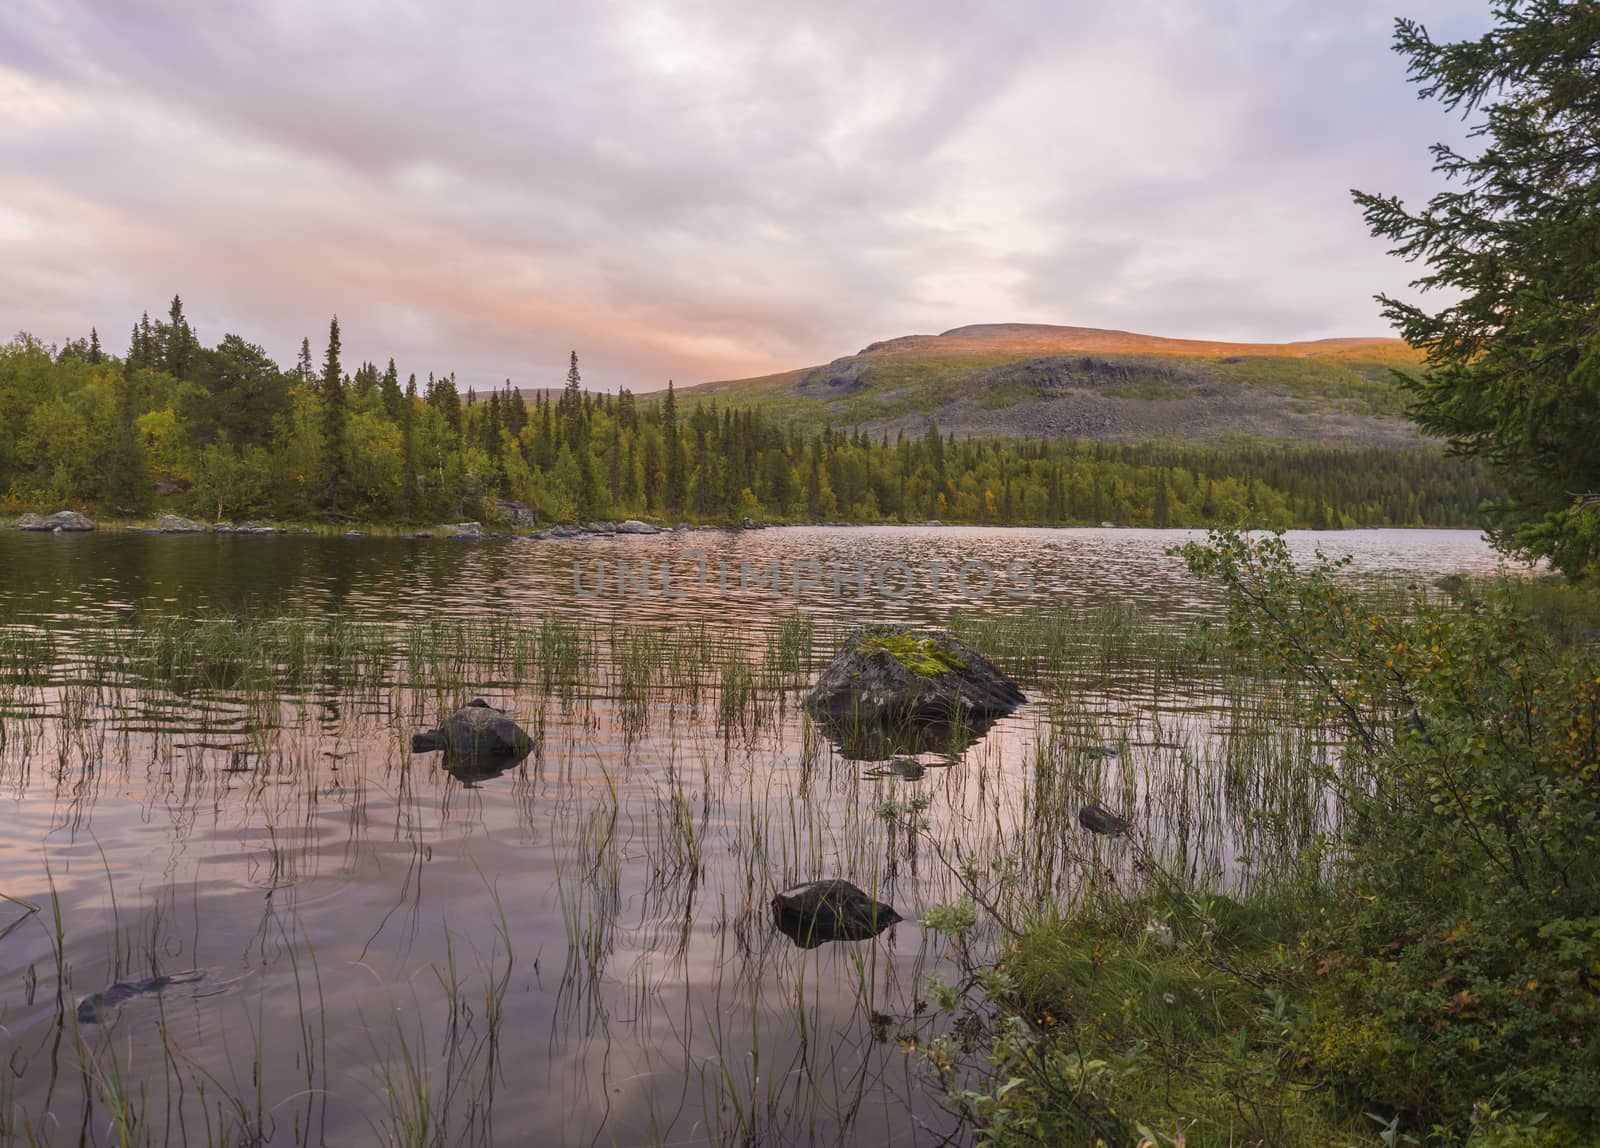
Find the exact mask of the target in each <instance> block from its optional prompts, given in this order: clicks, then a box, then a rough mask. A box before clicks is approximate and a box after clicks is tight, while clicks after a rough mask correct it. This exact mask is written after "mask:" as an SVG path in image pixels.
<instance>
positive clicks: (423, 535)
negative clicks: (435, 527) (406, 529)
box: [406, 530, 433, 538]
mask: <svg viewBox="0 0 1600 1148" xmlns="http://www.w3.org/2000/svg"><path fill="white" fill-rule="evenodd" d="M406 537H407V538H432V537H433V535H432V534H430V533H428V532H427V531H426V530H419V531H417V532H416V533H415V534H407V535H406Z"/></svg>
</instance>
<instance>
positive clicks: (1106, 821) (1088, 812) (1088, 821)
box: [1078, 803, 1133, 837]
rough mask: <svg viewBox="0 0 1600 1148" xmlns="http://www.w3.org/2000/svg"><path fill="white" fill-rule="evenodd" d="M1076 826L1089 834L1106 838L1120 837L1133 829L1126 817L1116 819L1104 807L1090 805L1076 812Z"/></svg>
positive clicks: (1113, 814) (1115, 816)
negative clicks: (1096, 834) (1097, 834)
mask: <svg viewBox="0 0 1600 1148" xmlns="http://www.w3.org/2000/svg"><path fill="white" fill-rule="evenodd" d="M1078 824H1079V825H1081V826H1083V827H1084V828H1085V829H1087V830H1088V831H1089V832H1090V833H1099V834H1102V835H1104V836H1106V837H1121V836H1123V835H1125V834H1126V833H1127V832H1128V831H1129V830H1131V829H1132V828H1133V822H1131V821H1129V820H1128V819H1127V818H1126V817H1118V816H1117V815H1116V814H1115V813H1112V812H1111V811H1110V810H1109V809H1107V808H1105V807H1104V806H1101V805H1094V804H1092V803H1091V804H1089V805H1085V806H1084V807H1083V808H1082V809H1080V810H1078Z"/></svg>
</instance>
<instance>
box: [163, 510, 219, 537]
mask: <svg viewBox="0 0 1600 1148" xmlns="http://www.w3.org/2000/svg"><path fill="white" fill-rule="evenodd" d="M208 529H210V528H209V527H208V526H206V524H205V523H204V522H196V521H195V520H194V519H192V518H185V517H183V515H181V514H163V515H162V516H161V517H160V518H158V519H156V525H155V531H156V533H157V534H204V533H205V532H206V531H207V530H208Z"/></svg>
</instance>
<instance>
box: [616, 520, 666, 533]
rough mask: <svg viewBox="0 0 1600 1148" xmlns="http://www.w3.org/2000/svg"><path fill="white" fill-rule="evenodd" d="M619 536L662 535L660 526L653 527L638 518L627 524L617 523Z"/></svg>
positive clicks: (628, 521)
mask: <svg viewBox="0 0 1600 1148" xmlns="http://www.w3.org/2000/svg"><path fill="white" fill-rule="evenodd" d="M617 533H618V534H660V533H661V528H660V527H659V526H651V525H650V524H649V523H648V522H640V521H639V520H638V519H637V518H630V519H628V520H626V521H625V522H619V523H617Z"/></svg>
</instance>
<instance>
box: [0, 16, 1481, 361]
mask: <svg viewBox="0 0 1600 1148" xmlns="http://www.w3.org/2000/svg"><path fill="white" fill-rule="evenodd" d="M1397 5H1403V7H1397ZM1397 14H1404V15H1407V16H1411V17H1413V18H1417V19H1421V20H1423V21H1424V22H1425V23H1426V24H1427V25H1428V27H1429V29H1430V30H1431V31H1433V32H1434V34H1435V35H1436V36H1438V37H1443V38H1459V37H1461V36H1464V35H1473V34H1477V33H1478V32H1481V31H1482V30H1484V28H1486V27H1487V25H1488V15H1487V11H1486V5H1481V4H1478V3H1475V2H1470V0H1377V2H1370V0H1340V2H1339V3H1336V4H1330V3H1328V2H1327V0H1117V2H1115V3H1104V2H1096V3H1080V2H1078V0H1038V2H1035V0H988V2H981V0H979V2H962V3H957V2H953V0H880V2H873V0H853V2H844V3H834V2H831V0H811V2H810V3H807V4H768V3H760V2H754V3H752V2H751V0H670V2H659V3H644V2H633V0H590V2H587V3H570V2H569V3H562V4H554V3H545V2H543V0H522V2H507V3H498V2H495V3H490V2H482V0H454V2H452V3H422V2H415V0H412V2H406V0H386V2H381V3H380V2H378V0H4V3H0V331H3V332H4V334H0V338H3V337H6V336H7V335H9V334H10V333H11V332H13V331H18V330H25V331H29V332H31V333H32V334H34V335H36V336H38V337H40V338H42V339H45V340H46V341H47V342H59V341H64V340H66V339H68V338H73V337H76V336H79V335H84V334H86V333H87V332H88V330H89V328H90V327H91V326H95V327H97V328H98V330H99V332H100V334H101V336H102V337H103V339H104V340H105V342H106V344H107V346H108V347H109V348H110V349H112V350H114V351H116V352H118V353H121V352H122V351H123V350H124V349H125V347H126V344H127V339H128V330H129V328H130V326H131V325H132V323H133V321H134V320H135V319H137V318H138V315H139V313H140V312H141V311H144V310H149V311H150V312H151V313H152V314H153V315H156V314H161V313H164V312H165V311H166V307H167V304H168V301H169V300H170V299H171V297H172V296H173V294H174V293H178V294H181V295H182V297H183V299H184V303H185V308H186V311H187V313H188V316H189V318H190V321H191V322H192V323H193V325H194V326H195V327H196V328H197V329H198V330H199V332H200V335H201V338H202V339H204V340H205V341H206V342H207V343H213V342H215V341H216V340H218V339H220V337H221V336H222V335H223V334H225V333H230V332H232V333H237V334H240V335H243V336H244V337H245V338H246V339H248V340H250V341H251V342H255V343H259V344H261V345H262V346H264V347H265V348H266V349H267V351H268V352H269V353H270V354H272V355H273V356H274V357H275V358H276V359H277V360H278V361H279V362H280V363H281V364H284V365H288V364H289V363H291V362H292V361H293V359H294V356H295V354H296V351H297V349H298V347H299V345H300V340H301V338H302V337H303V336H309V337H310V339H311V343H312V345H313V347H314V348H315V350H316V352H317V354H318V355H319V357H320V353H321V349H322V345H323V343H324V342H325V341H326V335H327V325H328V319H329V316H330V315H332V314H334V313H337V314H338V316H339V320H340V326H341V329H342V332H343V343H344V349H345V358H346V362H347V363H350V362H352V361H359V360H362V359H372V360H375V361H378V362H380V363H381V362H383V361H384V360H386V359H387V358H388V357H390V356H393V357H394V358H395V360H396V362H397V364H398V365H399V367H400V370H401V372H402V376H404V374H405V373H407V372H410V371H415V372H417V373H418V375H419V376H425V375H426V373H427V372H428V371H430V370H431V371H437V372H440V373H445V372H449V371H452V370H453V371H455V372H456V374H457V377H458V380H459V382H460V383H461V384H462V385H463V387H465V386H469V385H473V386H478V387H489V386H493V385H497V384H499V383H500V382H502V381H504V380H505V379H507V378H510V379H511V380H513V381H514V382H515V383H517V384H518V385H521V386H540V385H559V384H560V382H561V380H562V378H563V377H564V375H565V372H566V366H567V354H568V351H569V350H572V349H576V350H577V351H578V353H579V356H580V359H581V363H582V367H583V372H584V377H585V381H586V383H587V384H588V385H590V386H592V387H595V388H597V389H615V388H616V387H617V386H619V385H620V386H629V387H632V388H633V389H635V390H648V389H653V388H656V387H660V386H664V385H665V383H666V380H667V379H668V378H673V379H675V380H676V381H677V382H678V383H679V384H680V385H683V384H687V383H695V382H702V381H706V380H710V379H721V378H735V377H742V376H747V375H755V374H763V373H767V372H771V371H779V370H786V369H790V368H793V367H799V366H805V365H809V364H814V363H819V362H825V361H827V360H829V359H832V358H835V357H837V356H840V355H846V354H850V353H852V352H854V351H856V350H858V349H859V348H861V347H863V346H865V345H866V344H867V343H869V342H872V341H874V340H878V339H885V338H892V337H895V336H898V335H906V334H927V333H936V332H938V331H942V330H946V329H948V328H951V327H956V326H961V325H964V324H968V323H982V322H1039V323H1063V324H1070V325H1076V326H1090V327H1111V328H1118V329H1123V330H1130V331H1138V332H1141V333H1145V334H1154V335H1167V336H1174V337H1184V338H1215V339H1226V340H1251V341H1255V340H1259V341H1287V340H1294V339H1309V338H1324V337H1332V336H1349V335H1381V334H1388V333H1389V332H1388V331H1387V330H1386V328H1385V325H1384V322H1383V320H1382V318H1381V316H1380V315H1379V313H1378V306H1377V304H1376V303H1374V302H1373V299H1372V296H1373V295H1374V293H1376V292H1379V291H1388V292H1390V293H1404V292H1405V290H1406V284H1407V283H1408V281H1409V280H1410V279H1411V278H1413V277H1414V275H1415V269H1414V268H1409V267H1408V266H1407V265H1406V264H1404V263H1402V262H1400V261H1398V260H1396V259H1394V258H1392V257H1390V256H1387V255H1386V254H1385V251H1384V245H1383V244H1382V243H1381V242H1380V241H1377V240H1373V239H1371V238H1370V237H1369V236H1368V235H1367V232H1366V228H1365V226H1364V225H1363V223H1362V221H1361V217H1360V213H1359V211H1358V210H1357V209H1356V208H1355V206H1354V205H1353V204H1352V203H1351V201H1350V197H1349V189H1350V188H1352V187H1359V188H1362V189H1363V190H1369V191H1380V192H1384V193H1394V194H1399V195H1402V196H1403V197H1405V198H1406V199H1407V200H1415V199H1418V198H1421V197H1425V196H1426V195H1428V194H1429V193H1431V192H1432V191H1434V190H1437V189H1438V187H1439V183H1438V179H1437V177H1435V176H1434V175H1433V174H1432V173H1431V172H1430V170H1429V166H1430V160H1429V156H1428V154H1427V146H1428V145H1429V144H1430V143H1431V142H1433V141H1434V140H1436V139H1440V138H1447V139H1457V138H1459V137H1460V131H1461V125H1460V124H1459V122H1457V121H1455V120H1452V119H1451V118H1450V117H1449V116H1447V115H1446V114H1445V113H1444V112H1443V111H1442V110H1441V109H1440V108H1439V107H1438V106H1437V105H1435V104H1431V103H1426V102H1420V101H1418V99H1417V98H1416V94H1415V90H1414V89H1413V88H1412V87H1411V86H1410V85H1409V84H1408V83H1407V81H1406V78H1405V64H1404V61H1403V60H1402V59H1401V58H1400V57H1399V56H1397V55H1395V54H1394V53H1393V52H1392V51H1391V50H1390V46H1389V45H1390V39H1391V35H1392V25H1393V19H1394V17H1395V16H1396V15H1397Z"/></svg>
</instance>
